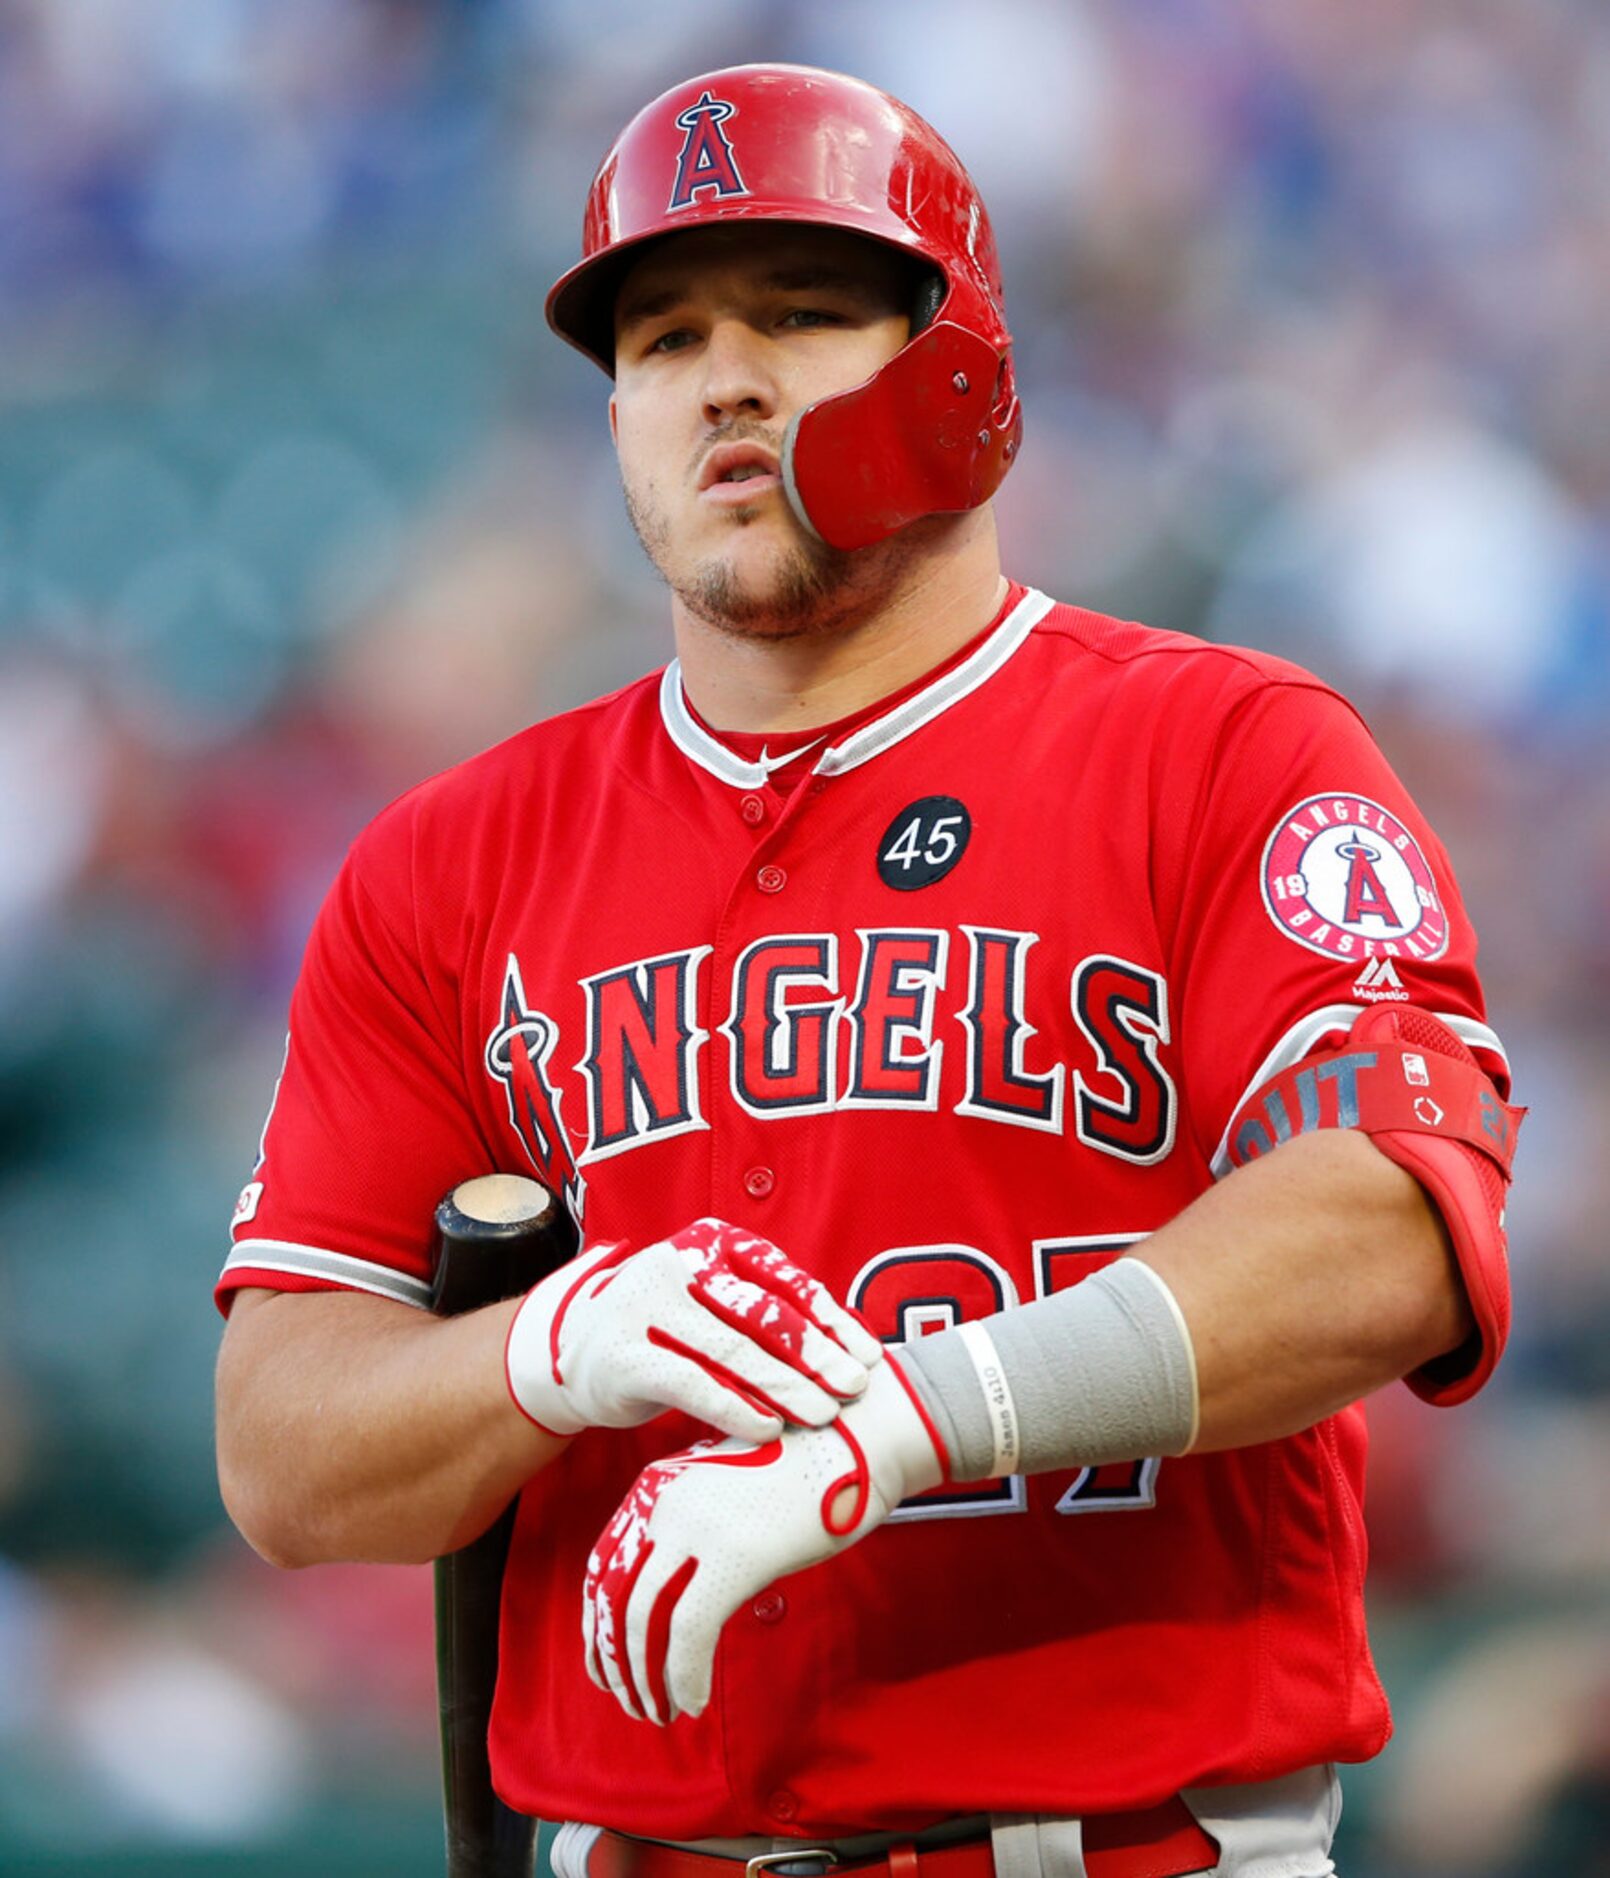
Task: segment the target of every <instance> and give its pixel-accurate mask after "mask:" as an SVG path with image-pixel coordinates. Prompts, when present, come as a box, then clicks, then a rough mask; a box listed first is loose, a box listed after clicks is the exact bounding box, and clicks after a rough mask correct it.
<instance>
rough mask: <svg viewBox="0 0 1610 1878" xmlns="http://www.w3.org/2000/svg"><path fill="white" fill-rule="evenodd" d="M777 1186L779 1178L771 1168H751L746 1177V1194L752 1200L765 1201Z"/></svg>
mask: <svg viewBox="0 0 1610 1878" xmlns="http://www.w3.org/2000/svg"><path fill="white" fill-rule="evenodd" d="M776 1185H777V1176H776V1175H775V1174H774V1173H773V1172H772V1171H771V1169H770V1168H769V1167H751V1168H750V1170H749V1172H748V1173H747V1174H745V1175H744V1192H745V1193H747V1194H748V1195H749V1197H750V1199H751V1200H764V1199H765V1197H766V1195H767V1194H768V1193H770V1192H771V1190H772V1188H773V1187H775V1186H776Z"/></svg>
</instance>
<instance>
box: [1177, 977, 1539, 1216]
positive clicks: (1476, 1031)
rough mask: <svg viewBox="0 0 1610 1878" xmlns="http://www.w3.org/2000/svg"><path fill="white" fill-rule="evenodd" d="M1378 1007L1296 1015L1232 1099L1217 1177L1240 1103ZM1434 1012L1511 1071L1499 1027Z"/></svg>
mask: <svg viewBox="0 0 1610 1878" xmlns="http://www.w3.org/2000/svg"><path fill="white" fill-rule="evenodd" d="M1378 1008H1379V1007H1378V1006H1375V1005H1370V1006H1366V1005H1362V1004H1327V1005H1326V1006H1325V1007H1324V1008H1323V1009H1322V1010H1318V1011H1310V1012H1309V1013H1308V1015H1307V1016H1306V1017H1299V1018H1298V1019H1297V1021H1296V1023H1295V1024H1293V1025H1292V1027H1291V1029H1290V1030H1288V1031H1287V1032H1286V1034H1285V1036H1283V1037H1282V1038H1281V1039H1280V1041H1279V1042H1278V1043H1277V1044H1276V1045H1275V1047H1274V1048H1273V1049H1272V1050H1271V1051H1270V1052H1269V1054H1268V1055H1267V1056H1266V1057H1265V1058H1264V1059H1263V1061H1262V1062H1261V1063H1260V1064H1259V1065H1258V1068H1257V1070H1256V1072H1255V1073H1254V1075H1253V1078H1252V1080H1251V1081H1250V1082H1249V1083H1248V1084H1247V1086H1246V1088H1245V1089H1243V1090H1242V1091H1241V1093H1240V1095H1238V1096H1237V1097H1236V1099H1235V1101H1234V1102H1232V1103H1231V1105H1230V1121H1228V1122H1226V1123H1225V1124H1224V1133H1223V1134H1222V1135H1221V1136H1220V1137H1219V1145H1218V1147H1217V1148H1215V1149H1214V1151H1213V1161H1212V1173H1213V1178H1214V1179H1215V1180H1222V1179H1223V1178H1224V1176H1225V1175H1226V1174H1228V1173H1229V1172H1230V1123H1231V1122H1233V1121H1234V1120H1235V1118H1236V1116H1238V1115H1239V1114H1240V1113H1241V1104H1242V1103H1243V1102H1245V1101H1246V1099H1247V1097H1248V1096H1249V1095H1251V1094H1252V1093H1253V1091H1254V1090H1256V1089H1261V1088H1262V1087H1263V1085H1264V1084H1265V1083H1266V1082H1267V1081H1268V1080H1269V1078H1270V1077H1271V1076H1278V1075H1279V1074H1280V1072H1281V1071H1282V1070H1283V1069H1290V1068H1291V1066H1292V1064H1293V1063H1300V1062H1301V1061H1302V1060H1303V1058H1304V1057H1305V1056H1309V1055H1311V1054H1312V1052H1313V1051H1314V1049H1315V1048H1316V1047H1317V1046H1318V1044H1319V1040H1320V1039H1321V1038H1322V1037H1325V1036H1328V1035H1330V1034H1331V1032H1333V1031H1341V1032H1343V1033H1344V1034H1345V1033H1346V1032H1347V1031H1349V1030H1351V1029H1352V1028H1353V1026H1354V1024H1355V1023H1357V1021H1358V1020H1359V1018H1361V1017H1362V1016H1363V1015H1364V1012H1365V1010H1366V1009H1370V1010H1374V1009H1378ZM1411 1008H1412V1007H1411ZM1431 1016H1433V1017H1434V1018H1436V1020H1437V1022H1438V1023H1439V1024H1446V1025H1447V1026H1448V1028H1449V1029H1450V1030H1451V1031H1452V1032H1453V1034H1454V1035H1455V1036H1456V1037H1457V1038H1458V1039H1459V1041H1460V1042H1461V1043H1462V1044H1464V1045H1465V1046H1466V1048H1467V1049H1471V1050H1485V1051H1487V1053H1488V1054H1489V1055H1490V1056H1496V1057H1497V1058H1498V1060H1499V1062H1500V1063H1502V1064H1503V1066H1504V1070H1505V1073H1506V1074H1507V1073H1508V1070H1509V1057H1508V1056H1507V1055H1506V1053H1505V1050H1504V1046H1503V1044H1502V1043H1501V1042H1500V1041H1499V1039H1498V1033H1497V1031H1495V1030H1490V1029H1489V1028H1488V1027H1487V1025H1485V1024H1482V1023H1478V1022H1477V1021H1476V1019H1475V1018H1474V1017H1463V1016H1461V1015H1460V1014H1459V1013H1458V1012H1457V1011H1433V1012H1431Z"/></svg>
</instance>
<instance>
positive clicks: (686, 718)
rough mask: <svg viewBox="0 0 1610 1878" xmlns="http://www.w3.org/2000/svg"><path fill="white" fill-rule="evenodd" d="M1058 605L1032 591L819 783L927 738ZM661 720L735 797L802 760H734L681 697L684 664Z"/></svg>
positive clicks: (852, 743) (842, 748)
mask: <svg viewBox="0 0 1610 1878" xmlns="http://www.w3.org/2000/svg"><path fill="white" fill-rule="evenodd" d="M1053 604H1054V603H1053V602H1052V601H1051V600H1049V599H1048V598H1047V597H1046V596H1045V595H1044V594H1043V593H1038V592H1036V591H1035V589H1034V588H1032V587H1031V588H1029V589H1028V591H1027V592H1026V593H1025V594H1024V595H1023V598H1022V599H1021V600H1019V601H1018V603H1017V605H1016V606H1015V607H1013V608H1012V610H1011V612H1010V613H1008V614H1007V616H1006V618H1005V619H1003V620H1002V621H1001V623H1000V625H999V626H997V627H996V628H995V630H994V632H992V633H991V634H990V636H989V637H988V639H986V640H985V641H984V643H983V644H982V645H981V646H980V647H979V648H978V650H977V651H976V652H974V653H972V654H970V655H969V656H968V657H967V658H965V659H963V660H962V662H961V664H960V665H957V666H953V667H952V668H951V670H950V671H948V672H946V673H945V674H944V676H943V677H941V678H936V679H935V680H934V682H933V683H932V684H931V685H925V686H924V687H923V689H922V690H921V691H919V692H916V693H915V694H914V695H913V696H911V697H909V698H907V699H906V700H905V702H904V703H902V704H899V705H897V706H896V707H895V708H894V710H892V711H889V712H886V713H885V714H884V715H883V716H882V717H877V718H874V719H873V720H872V722H871V723H870V724H863V725H862V726H861V727H860V729H859V730H855V731H852V732H851V733H850V735H849V736H848V737H846V738H845V739H844V741H843V743H841V744H834V745H831V746H830V747H829V748H828V749H826V750H824V751H823V752H822V754H821V756H820V757H818V758H817V761H816V767H815V769H814V770H813V771H812V772H811V773H812V774H813V775H816V776H842V775H843V774H844V772H845V771H846V770H851V769H857V768H859V767H860V765H861V764H863V763H867V762H870V761H871V759H872V758H873V757H875V756H881V755H882V754H883V752H884V751H885V750H890V749H893V747H894V746H895V745H896V744H897V743H901V742H903V741H904V740H905V739H906V738H907V737H909V736H910V735H911V734H912V732H913V731H917V730H921V729H922V727H923V725H924V724H927V723H931V722H932V721H933V719H934V718H936V717H938V716H940V715H941V713H942V712H945V711H948V710H949V709H950V707H951V706H952V705H953V704H958V703H960V701H961V700H962V699H963V698H965V697H967V696H968V695H969V694H970V693H971V692H974V691H976V690H977V689H978V688H979V686H980V685H982V684H985V683H986V682H987V681H988V680H989V679H991V678H993V677H994V676H995V674H996V673H997V672H998V671H999V670H1000V669H1001V667H1002V666H1003V665H1004V664H1005V663H1006V661H1007V660H1008V659H1009V658H1011V656H1012V654H1013V653H1014V652H1016V651H1017V649H1018V647H1019V646H1021V645H1022V643H1023V641H1024V640H1025V639H1027V638H1028V636H1029V634H1030V633H1031V632H1033V630H1034V628H1035V627H1036V626H1038V625H1039V623H1040V621H1041V620H1043V619H1044V618H1045V616H1046V614H1047V613H1049V612H1050V611H1051V608H1052V605H1053ZM660 716H661V718H662V720H663V721H664V724H665V728H666V731H667V732H668V733H669V735H670V738H671V741H672V742H673V743H674V744H675V745H676V747H677V748H678V749H679V750H680V751H681V752H682V754H683V755H684V756H686V757H688V758H690V759H691V760H692V761H693V762H695V763H697V764H698V765H699V767H700V768H701V769H704V770H708V771H709V772H710V774H711V775H712V776H714V777H715V778H716V779H717V780H718V781H720V782H724V783H729V784H731V786H732V787H733V788H734V789H759V788H761V787H762V786H763V785H764V784H765V781H766V778H767V775H768V774H769V773H770V771H771V770H772V769H776V768H779V767H780V766H781V765H782V764H783V763H786V762H788V761H789V760H790V757H792V756H797V755H798V754H799V751H798V750H797V749H796V750H793V751H791V752H790V753H789V757H771V758H762V760H761V761H760V762H759V763H750V762H746V761H745V760H744V758H742V757H740V756H736V755H734V754H733V752H732V751H731V750H729V749H728V748H727V746H726V745H725V744H724V743H722V742H721V740H720V739H719V738H718V737H713V736H712V735H711V734H710V732H709V731H707V730H706V729H705V727H704V726H703V725H702V724H701V723H700V722H699V720H698V719H697V718H696V717H695V716H694V715H693V713H692V711H691V710H689V708H688V701H687V698H686V696H685V695H684V693H683V690H682V662H681V660H680V659H672V661H671V663H670V664H669V665H667V666H666V668H665V672H664V674H663V676H662V677H661V679H660ZM806 747H807V748H808V747H809V746H808V745H807V746H806Z"/></svg>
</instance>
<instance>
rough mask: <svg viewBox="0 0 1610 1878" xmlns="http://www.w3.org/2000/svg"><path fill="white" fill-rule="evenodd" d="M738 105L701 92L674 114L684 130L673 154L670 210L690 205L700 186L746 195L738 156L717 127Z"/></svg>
mask: <svg viewBox="0 0 1610 1878" xmlns="http://www.w3.org/2000/svg"><path fill="white" fill-rule="evenodd" d="M737 112H738V107H737V105H735V104H732V103H730V102H729V101H728V100H727V99H726V98H716V97H712V96H711V94H710V93H709V92H708V91H705V92H703V93H702V94H701V95H700V97H699V98H698V100H697V102H695V103H693V104H690V105H689V106H688V107H687V109H686V110H685V111H679V112H678V113H677V117H676V127H677V129H678V130H682V131H686V132H687V135H686V136H685V137H684V138H683V140H682V148H681V150H680V151H678V153H677V159H676V182H675V183H674V184H673V185H672V188H671V200H670V202H669V203H668V204H667V213H669V211H670V210H671V209H687V208H691V207H692V206H693V203H694V200H695V198H696V197H697V196H698V194H699V191H700V190H701V189H713V190H714V191H715V192H716V194H717V195H718V196H747V195H748V194H749V186H748V184H746V183H745V181H744V179H743V178H742V177H741V176H740V175H739V174H738V159H737V157H736V156H734V155H733V150H732V145H731V144H730V143H729V142H728V141H727V133H726V132H725V131H724V130H723V129H722V128H721V126H722V124H723V123H725V121H726V120H727V119H728V118H729V117H735V116H736V115H737Z"/></svg>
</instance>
